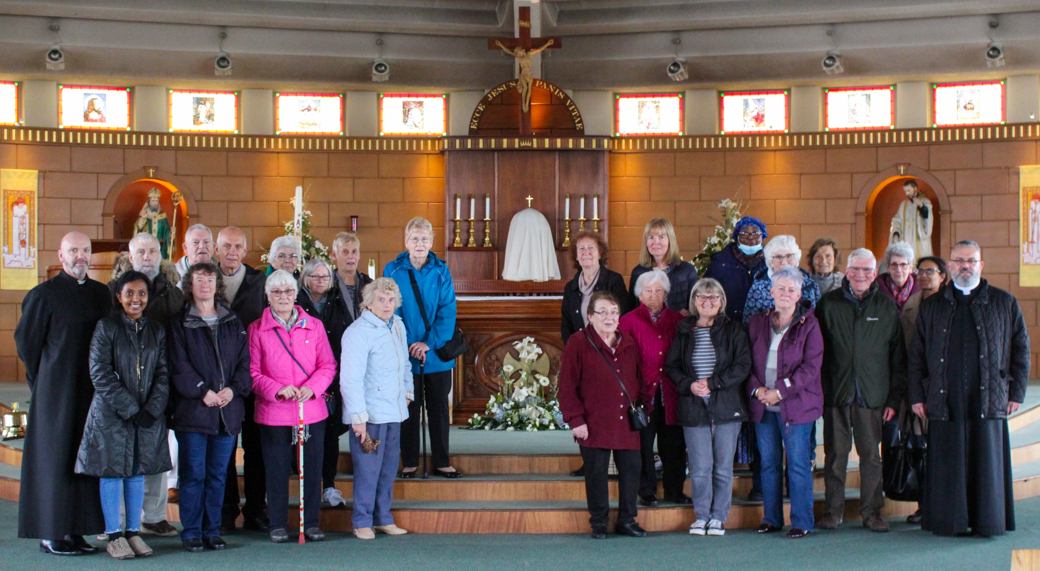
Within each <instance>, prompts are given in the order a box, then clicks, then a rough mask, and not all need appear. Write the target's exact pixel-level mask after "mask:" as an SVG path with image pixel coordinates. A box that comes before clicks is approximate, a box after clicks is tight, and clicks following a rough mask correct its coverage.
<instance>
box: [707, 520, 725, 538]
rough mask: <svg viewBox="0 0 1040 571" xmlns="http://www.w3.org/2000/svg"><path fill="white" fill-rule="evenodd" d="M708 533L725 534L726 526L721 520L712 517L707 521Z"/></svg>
mask: <svg viewBox="0 0 1040 571" xmlns="http://www.w3.org/2000/svg"><path fill="white" fill-rule="evenodd" d="M708 535H726V528H725V526H723V525H722V522H721V521H719V520H717V519H713V520H711V521H709V522H708Z"/></svg>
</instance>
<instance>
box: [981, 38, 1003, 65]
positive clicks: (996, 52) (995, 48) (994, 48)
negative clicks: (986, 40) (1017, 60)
mask: <svg viewBox="0 0 1040 571" xmlns="http://www.w3.org/2000/svg"><path fill="white" fill-rule="evenodd" d="M1005 65H1007V61H1006V60H1005V59H1004V48H1003V47H1001V45H1000V44H998V43H997V42H990V44H989V46H988V47H987V48H986V67H1004V66H1005Z"/></svg>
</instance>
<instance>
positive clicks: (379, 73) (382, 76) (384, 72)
mask: <svg viewBox="0 0 1040 571" xmlns="http://www.w3.org/2000/svg"><path fill="white" fill-rule="evenodd" d="M389 79H390V64H388V63H386V62H385V61H383V59H382V58H376V59H375V60H373V61H372V81H379V82H383V81H388V80H389Z"/></svg>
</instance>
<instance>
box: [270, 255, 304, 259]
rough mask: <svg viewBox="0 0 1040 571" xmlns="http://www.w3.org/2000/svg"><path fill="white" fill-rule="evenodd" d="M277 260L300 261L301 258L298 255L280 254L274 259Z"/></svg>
mask: <svg viewBox="0 0 1040 571" xmlns="http://www.w3.org/2000/svg"><path fill="white" fill-rule="evenodd" d="M274 259H276V260H299V259H300V256H298V255H297V254H278V255H277V256H275V257H274Z"/></svg>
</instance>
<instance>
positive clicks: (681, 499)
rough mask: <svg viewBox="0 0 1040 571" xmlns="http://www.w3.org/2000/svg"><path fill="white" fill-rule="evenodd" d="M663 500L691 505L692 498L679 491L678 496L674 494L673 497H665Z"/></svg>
mask: <svg viewBox="0 0 1040 571" xmlns="http://www.w3.org/2000/svg"><path fill="white" fill-rule="evenodd" d="M664 501H666V502H671V503H673V504H679V505H681V506H689V505H693V498H691V497H690V496H687V495H686V494H682V493H680V494H679V495H678V496H675V497H674V498H665V499H664Z"/></svg>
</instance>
